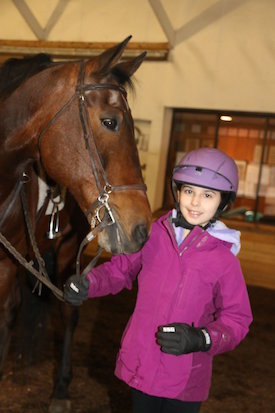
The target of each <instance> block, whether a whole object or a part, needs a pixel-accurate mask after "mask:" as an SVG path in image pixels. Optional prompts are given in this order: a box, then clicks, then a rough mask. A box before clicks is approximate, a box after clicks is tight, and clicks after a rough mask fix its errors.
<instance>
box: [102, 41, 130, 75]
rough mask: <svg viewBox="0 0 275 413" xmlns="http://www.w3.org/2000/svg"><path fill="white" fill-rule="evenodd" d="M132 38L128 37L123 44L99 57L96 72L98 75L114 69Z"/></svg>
mask: <svg viewBox="0 0 275 413" xmlns="http://www.w3.org/2000/svg"><path fill="white" fill-rule="evenodd" d="M131 37H132V36H128V37H126V39H125V40H123V42H121V43H119V44H117V45H116V46H114V47H111V48H110V49H107V50H105V52H103V53H101V55H99V56H98V57H97V58H96V60H97V61H96V68H95V71H96V72H98V73H105V72H108V71H110V69H111V68H112V67H114V66H115V65H116V63H117V62H118V61H119V59H120V58H121V56H122V54H123V52H124V49H125V47H126V46H127V43H128V42H129V40H130V39H131Z"/></svg>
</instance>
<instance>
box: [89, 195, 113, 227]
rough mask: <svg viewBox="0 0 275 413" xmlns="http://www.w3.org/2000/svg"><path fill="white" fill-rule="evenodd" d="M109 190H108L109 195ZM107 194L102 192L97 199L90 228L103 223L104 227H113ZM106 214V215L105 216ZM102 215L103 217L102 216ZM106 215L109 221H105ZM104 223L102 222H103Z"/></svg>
mask: <svg viewBox="0 0 275 413" xmlns="http://www.w3.org/2000/svg"><path fill="white" fill-rule="evenodd" d="M110 192H111V190H109V193H110ZM109 193H107V192H103V193H102V194H101V195H100V196H99V197H98V198H97V200H98V202H99V206H98V207H97V208H96V210H95V215H94V216H93V218H92V220H91V228H92V229H94V228H96V226H97V225H99V224H101V223H104V224H105V225H106V226H108V225H113V224H114V223H115V218H114V215H113V213H112V211H111V208H110V205H109V203H108V200H109ZM106 212H107V214H106ZM102 214H103V215H102ZM106 215H107V216H108V217H109V221H106V219H105V217H106ZM103 221H104V222H103Z"/></svg>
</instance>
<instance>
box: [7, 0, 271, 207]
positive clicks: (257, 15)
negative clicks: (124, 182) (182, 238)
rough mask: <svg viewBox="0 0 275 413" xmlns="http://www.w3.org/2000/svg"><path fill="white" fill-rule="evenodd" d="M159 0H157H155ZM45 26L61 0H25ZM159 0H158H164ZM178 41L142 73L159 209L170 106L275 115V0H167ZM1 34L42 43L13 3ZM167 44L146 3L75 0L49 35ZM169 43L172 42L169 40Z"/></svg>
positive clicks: (136, 101)
mask: <svg viewBox="0 0 275 413" xmlns="http://www.w3.org/2000/svg"><path fill="white" fill-rule="evenodd" d="M151 1H152V0H151ZM25 2H26V3H27V4H28V5H29V6H30V7H32V10H33V12H34V14H35V13H36V16H39V19H40V20H39V21H40V24H41V26H42V27H46V25H47V21H48V18H49V15H50V14H51V10H53V9H54V7H55V6H56V5H57V4H58V1H57V0H48V1H47V2H41V1H40V0H25ZM157 2H158V0H155V3H157ZM160 3H161V4H162V5H163V6H164V7H166V11H167V14H168V18H169V20H170V23H171V24H172V25H173V28H174V33H175V34H176V35H175V37H174V38H170V40H172V41H174V42H175V46H174V48H173V49H172V51H171V52H170V57H169V61H167V62H145V63H144V64H143V65H142V66H141V68H140V69H139V70H138V72H137V74H136V79H137V82H136V97H135V98H133V97H131V96H130V97H129V100H130V105H131V108H132V113H133V116H134V118H137V119H144V120H149V121H151V128H150V131H151V136H150V144H149V153H148V156H147V170H146V177H147V178H146V179H147V186H148V195H149V200H150V203H151V206H152V209H153V210H156V209H158V208H159V207H161V202H162V197H163V187H164V174H165V168H166V155H167V150H168V143H169V133H170V132H169V127H170V124H171V109H170V108H173V107H181V108H205V109H225V110H226V109H228V110H229V109H231V110H241V111H255V112H274V111H275V110H274V107H275V102H274V99H275V24H274V22H275V3H274V1H273V0H200V1H195V2H194V0H162V1H161V2H160ZM0 11H1V13H0V39H21V40H22V39H23V40H35V39H36V37H35V35H34V34H33V32H32V31H31V30H30V28H29V27H28V25H27V24H26V23H25V22H24V20H23V18H22V16H21V15H20V13H19V12H18V10H17V9H16V8H15V6H14V4H13V3H12V1H11V0H1V3H0ZM128 34H132V35H133V41H136V42H138V41H140V42H154V41H158V42H164V41H167V36H168V37H169V33H168V32H167V26H166V27H165V26H163V27H162V26H161V25H160V23H159V22H158V20H157V18H156V16H155V15H154V13H153V10H152V8H151V6H150V2H149V1H146V0H131V2H129V1H128V0H127V1H126V0H102V1H100V2H98V1H95V0H68V2H67V5H66V7H65V9H64V11H63V14H62V15H61V17H60V19H59V21H58V23H57V24H56V25H55V26H54V27H53V29H52V30H51V31H50V33H49V37H48V38H47V40H62V41H65V40H70V41H89V42H92V41H120V40H122V39H123V38H125V37H126V36H127V35H128ZM168 40H169V39H168Z"/></svg>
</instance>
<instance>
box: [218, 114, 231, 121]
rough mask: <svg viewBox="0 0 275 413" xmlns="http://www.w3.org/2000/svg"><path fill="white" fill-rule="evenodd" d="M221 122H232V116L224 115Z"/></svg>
mask: <svg viewBox="0 0 275 413" xmlns="http://www.w3.org/2000/svg"><path fill="white" fill-rule="evenodd" d="M220 120H223V121H225V122H231V120H232V117H231V116H227V115H222V116H221V117H220Z"/></svg>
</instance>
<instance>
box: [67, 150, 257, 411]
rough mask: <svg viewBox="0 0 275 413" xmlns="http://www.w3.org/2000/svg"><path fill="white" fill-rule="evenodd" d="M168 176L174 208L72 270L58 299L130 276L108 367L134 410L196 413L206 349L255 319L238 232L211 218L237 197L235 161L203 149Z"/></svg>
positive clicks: (220, 345) (117, 286)
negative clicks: (111, 253)
mask: <svg viewBox="0 0 275 413" xmlns="http://www.w3.org/2000/svg"><path fill="white" fill-rule="evenodd" d="M172 183H173V185H172V187H173V194H174V198H175V209H174V210H172V211H170V212H168V213H167V214H166V215H164V216H162V217H161V218H160V219H158V220H157V221H156V222H154V223H153V226H152V232H151V235H150V238H149V240H148V241H147V242H146V244H145V245H144V246H143V248H142V249H141V250H140V251H139V252H137V253H134V254H130V255H123V254H122V255H119V256H116V257H113V258H112V259H111V261H110V262H106V263H104V264H102V265H100V266H98V267H97V268H94V269H93V270H91V271H90V273H88V274H87V275H86V278H82V279H79V278H77V277H76V276H72V277H70V278H69V280H68V281H67V283H66V284H65V288H64V296H65V299H66V300H67V301H68V302H69V303H71V304H73V305H80V304H81V303H82V302H83V300H85V299H87V298H88V297H98V296H104V295H107V294H110V293H111V294H117V293H118V292H119V291H121V290H122V289H123V288H128V289H130V288H131V286H132V283H133V281H134V280H135V279H136V278H137V280H138V293H137V300H136V306H135V309H134V312H133V314H132V316H131V318H130V320H129V322H128V325H127V327H126V329H125V332H124V334H123V337H122V341H121V348H120V351H119V354H118V357H117V363H116V369H115V375H116V376H117V377H118V378H120V379H121V380H123V381H125V382H126V383H128V385H129V386H130V387H131V389H132V396H133V412H134V413H168V412H169V413H170V412H171V413H177V412H181V413H184V412H186V413H192V412H199V410H200V405H201V402H202V401H204V400H206V399H207V397H208V393H209V388H210V383H211V374H212V360H213V356H215V355H217V354H220V353H224V352H226V351H230V350H233V349H234V348H235V347H236V346H237V345H238V344H239V343H240V341H241V340H243V338H244V337H245V335H246V334H247V332H248V328H249V325H250V323H251V321H252V314H251V309H250V304H249V298H248V294H247V289H246V285H245V282H244V279H243V275H242V271H241V268H240V264H239V261H238V259H237V258H236V254H237V253H238V252H239V249H240V233H239V232H238V231H235V230H232V229H228V228H227V227H226V226H225V225H224V224H223V223H222V222H220V221H217V218H218V216H219V215H220V214H221V213H222V212H223V211H225V210H227V209H229V208H230V206H231V204H232V203H233V201H234V199H235V197H236V193H237V187H238V171H237V167H236V164H235V162H234V161H233V160H232V159H231V158H230V157H228V156H227V155H226V154H225V153H223V152H221V151H220V150H218V149H213V148H201V149H198V150H195V151H192V152H190V153H189V154H187V155H186V156H184V157H183V159H182V160H181V161H180V163H179V165H178V166H176V168H175V169H174V171H173V178H172Z"/></svg>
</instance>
